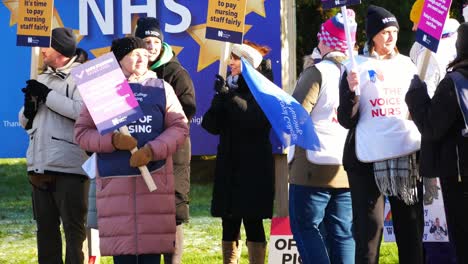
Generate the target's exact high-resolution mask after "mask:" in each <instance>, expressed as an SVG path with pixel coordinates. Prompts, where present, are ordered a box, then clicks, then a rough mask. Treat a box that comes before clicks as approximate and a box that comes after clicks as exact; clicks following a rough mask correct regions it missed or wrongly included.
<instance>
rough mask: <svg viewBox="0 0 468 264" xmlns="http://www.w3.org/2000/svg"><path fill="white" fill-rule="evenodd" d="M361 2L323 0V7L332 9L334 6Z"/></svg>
mask: <svg viewBox="0 0 468 264" xmlns="http://www.w3.org/2000/svg"><path fill="white" fill-rule="evenodd" d="M360 3H361V0H322V8H323V9H330V8H334V7H341V6H350V5H357V4H360Z"/></svg>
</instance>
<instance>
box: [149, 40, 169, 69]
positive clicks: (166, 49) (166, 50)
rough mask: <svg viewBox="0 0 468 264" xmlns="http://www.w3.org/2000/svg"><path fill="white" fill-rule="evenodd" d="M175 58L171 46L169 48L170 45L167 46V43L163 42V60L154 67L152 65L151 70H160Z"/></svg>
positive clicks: (158, 61)
mask: <svg viewBox="0 0 468 264" xmlns="http://www.w3.org/2000/svg"><path fill="white" fill-rule="evenodd" d="M173 56H174V55H173V53H172V48H171V46H169V44H167V43H166V42H163V43H162V54H161V58H160V59H159V60H157V61H155V62H154V64H153V65H151V67H150V70H154V69H157V68H159V66H161V65H164V64H166V63H168V62H169V61H170V60H171V59H172V57H173Z"/></svg>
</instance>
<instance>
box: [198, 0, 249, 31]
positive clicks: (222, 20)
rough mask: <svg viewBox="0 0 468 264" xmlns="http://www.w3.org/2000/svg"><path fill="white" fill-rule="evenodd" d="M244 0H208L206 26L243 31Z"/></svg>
mask: <svg viewBox="0 0 468 264" xmlns="http://www.w3.org/2000/svg"><path fill="white" fill-rule="evenodd" d="M246 3H247V1H246V0H209V2H208V17H207V20H206V21H207V22H206V26H207V27H210V28H217V29H224V30H229V31H231V32H240V33H243V32H244V26H245V8H246Z"/></svg>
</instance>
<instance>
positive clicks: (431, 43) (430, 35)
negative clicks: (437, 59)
mask: <svg viewBox="0 0 468 264" xmlns="http://www.w3.org/2000/svg"><path fill="white" fill-rule="evenodd" d="M451 4H452V1H451V0H426V1H424V7H423V10H422V13H421V19H420V20H419V24H418V30H417V31H416V41H417V42H418V43H420V44H421V45H423V46H424V47H426V48H428V49H429V50H431V51H433V52H437V48H438V47H439V42H440V38H441V36H442V31H443V29H444V24H445V21H446V20H447V15H448V12H449V10H450V5H451Z"/></svg>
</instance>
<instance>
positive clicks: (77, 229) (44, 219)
mask: <svg viewBox="0 0 468 264" xmlns="http://www.w3.org/2000/svg"><path fill="white" fill-rule="evenodd" d="M31 177H38V178H37V179H35V181H34V182H35V183H39V184H37V185H34V184H33V185H32V187H33V188H32V200H33V213H34V218H35V220H36V224H37V251H38V263H40V264H43V263H44V264H61V263H63V261H62V235H61V233H60V223H62V224H63V231H64V233H65V241H66V252H65V254H66V255H65V263H67V264H82V263H83V259H84V256H83V252H82V248H83V241H84V240H85V239H86V229H85V223H86V212H87V207H88V190H89V180H88V179H87V178H86V177H85V176H74V175H53V176H50V175H35V176H31ZM44 178H47V179H48V180H47V182H44V181H42V179H44ZM33 179H34V178H33Z"/></svg>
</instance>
